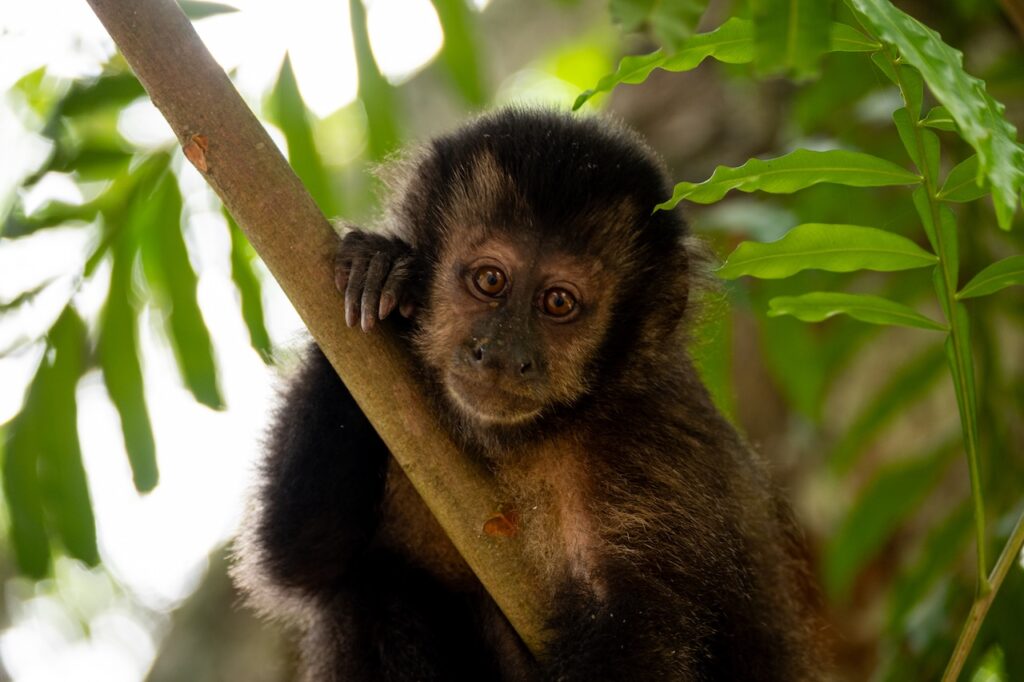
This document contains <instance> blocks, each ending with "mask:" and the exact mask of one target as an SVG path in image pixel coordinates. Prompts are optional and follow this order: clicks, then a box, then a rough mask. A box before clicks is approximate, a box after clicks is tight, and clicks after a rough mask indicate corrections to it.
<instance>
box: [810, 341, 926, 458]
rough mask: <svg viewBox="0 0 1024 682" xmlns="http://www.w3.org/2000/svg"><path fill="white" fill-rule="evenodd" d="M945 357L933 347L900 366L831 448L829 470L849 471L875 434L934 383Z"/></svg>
mask: <svg viewBox="0 0 1024 682" xmlns="http://www.w3.org/2000/svg"><path fill="white" fill-rule="evenodd" d="M945 360H946V355H945V352H944V351H943V349H942V347H941V346H932V347H930V348H928V349H926V350H925V351H924V352H923V353H921V354H919V355H918V356H917V357H915V358H913V359H911V360H909V361H908V362H906V363H905V364H903V365H902V366H901V367H899V368H898V369H897V370H896V371H895V372H894V373H893V374H892V376H890V377H889V378H888V379H887V380H886V381H885V384H884V385H883V386H882V388H881V390H879V391H878V392H877V393H875V394H874V395H873V396H872V397H871V400H870V401H869V402H868V403H867V404H866V405H865V406H864V408H863V409H861V410H860V411H858V413H857V415H856V416H855V417H854V419H853V422H852V423H851V424H850V426H848V427H847V428H846V429H845V430H844V432H843V435H842V436H841V437H840V438H839V440H838V441H837V442H836V444H835V445H834V446H833V447H832V451H831V452H830V453H829V455H828V464H829V469H830V470H831V471H832V472H834V473H836V474H844V473H846V472H848V471H849V469H850V467H851V466H852V465H853V464H854V463H855V462H856V458H857V455H859V454H860V453H861V451H862V450H863V449H864V448H865V447H866V446H867V445H868V444H869V443H870V442H871V441H872V440H873V439H874V437H875V436H876V435H877V434H878V433H879V432H880V431H881V430H882V429H883V428H884V427H885V426H886V425H887V424H889V423H890V422H891V421H892V420H893V419H895V418H896V417H897V416H899V415H900V414H902V413H903V412H904V411H905V410H906V409H907V408H908V407H909V406H911V405H913V404H914V403H915V402H916V401H917V400H918V399H919V398H921V397H922V396H924V395H925V394H926V393H927V391H928V389H929V388H931V387H932V385H934V383H935V381H937V380H938V378H939V376H941V374H942V370H943V369H944V368H945V366H946V362H945Z"/></svg>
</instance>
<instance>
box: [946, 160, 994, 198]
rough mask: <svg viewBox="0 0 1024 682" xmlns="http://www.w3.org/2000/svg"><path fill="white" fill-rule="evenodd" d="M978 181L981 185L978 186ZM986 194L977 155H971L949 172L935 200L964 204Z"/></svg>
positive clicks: (987, 191)
mask: <svg viewBox="0 0 1024 682" xmlns="http://www.w3.org/2000/svg"><path fill="white" fill-rule="evenodd" d="M979 180H981V184H978V181H979ZM988 193H989V189H988V183H986V182H985V176H983V175H979V167H978V155H977V154H972V155H971V156H969V157H968V158H966V159H964V160H963V161H961V162H960V163H958V164H957V165H956V166H954V167H953V170H951V171H949V175H947V176H946V182H944V183H943V184H942V189H941V190H939V193H938V194H937V195H936V198H937V199H940V200H941V201H956V202H966V201H974V200H975V199H980V198H981V197H983V196H985V195H986V194H988Z"/></svg>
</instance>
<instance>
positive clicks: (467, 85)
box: [431, 0, 487, 107]
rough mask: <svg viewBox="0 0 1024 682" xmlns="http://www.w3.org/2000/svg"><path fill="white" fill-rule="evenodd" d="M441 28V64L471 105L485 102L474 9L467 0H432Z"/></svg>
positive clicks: (485, 90)
mask: <svg viewBox="0 0 1024 682" xmlns="http://www.w3.org/2000/svg"><path fill="white" fill-rule="evenodd" d="M431 2H432V3H433V4H434V9H435V10H436V11H437V17H438V19H439V20H440V22H441V30H442V31H444V45H443V46H442V47H441V64H443V65H444V68H445V70H446V71H447V72H448V74H449V75H450V76H451V78H452V81H453V82H454V83H455V87H456V89H457V90H458V91H459V94H460V95H462V98H463V99H464V100H466V102H467V103H468V104H470V105H471V106H473V107H482V106H483V105H484V104H486V103H487V89H486V86H485V84H484V79H483V76H482V75H481V73H480V62H481V59H480V56H481V48H480V40H479V38H478V36H477V33H476V25H475V22H474V16H473V11H472V10H471V9H470V6H469V4H468V3H467V2H466V0H431Z"/></svg>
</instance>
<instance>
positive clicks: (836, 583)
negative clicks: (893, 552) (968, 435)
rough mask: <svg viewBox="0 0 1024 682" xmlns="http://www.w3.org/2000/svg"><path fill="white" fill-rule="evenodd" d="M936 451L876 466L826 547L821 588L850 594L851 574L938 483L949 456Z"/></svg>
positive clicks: (946, 451)
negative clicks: (880, 466)
mask: <svg viewBox="0 0 1024 682" xmlns="http://www.w3.org/2000/svg"><path fill="white" fill-rule="evenodd" d="M953 452H956V449H955V448H953V447H950V446H949V445H945V446H943V447H941V448H939V449H938V450H937V451H935V452H931V453H928V454H926V455H924V456H918V457H913V458H910V459H907V460H903V461H899V462H895V463H893V464H889V465H888V466H886V467H884V468H883V469H881V470H880V471H879V472H878V473H877V474H876V475H875V477H874V479H873V480H872V481H871V482H870V483H869V484H868V485H867V486H866V487H865V488H864V490H863V491H862V492H861V494H860V495H859V496H858V498H857V501H856V502H855V503H854V505H853V507H852V508H851V509H850V511H849V513H847V515H846V517H845V518H844V519H843V521H842V523H841V524H840V526H839V529H838V530H837V531H836V532H835V533H834V534H833V535H832V537H831V538H830V540H829V542H828V544H827V546H826V548H825V561H824V572H823V578H824V583H825V588H826V590H827V591H828V593H829V594H831V595H832V596H833V597H834V598H835V597H843V596H846V595H847V594H848V593H849V590H850V587H851V586H852V584H853V580H854V578H856V577H857V574H858V573H859V572H860V570H861V569H862V568H863V567H864V565H865V564H867V562H868V561H869V560H871V559H872V558H873V557H874V556H875V555H876V554H877V553H878V552H879V551H880V550H881V549H882V548H883V547H884V545H885V542H886V540H888V539H889V537H891V536H892V534H893V532H894V531H895V530H896V528H897V527H899V525H900V524H901V523H903V522H904V521H905V520H906V518H907V517H908V516H910V514H911V513H913V512H914V511H915V510H916V509H917V507H918V506H919V505H920V504H921V502H922V501H923V500H924V498H925V496H926V495H927V494H928V493H929V492H930V491H931V490H932V489H933V488H934V487H935V485H936V484H937V483H938V481H939V479H940V477H941V475H942V473H943V471H945V468H946V464H947V463H948V462H949V459H950V454H951V453H953Z"/></svg>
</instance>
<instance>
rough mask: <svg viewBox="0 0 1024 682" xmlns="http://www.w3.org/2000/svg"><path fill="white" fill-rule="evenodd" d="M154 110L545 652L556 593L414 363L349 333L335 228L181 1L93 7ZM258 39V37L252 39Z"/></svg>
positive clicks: (484, 576) (390, 347)
mask: <svg viewBox="0 0 1024 682" xmlns="http://www.w3.org/2000/svg"><path fill="white" fill-rule="evenodd" d="M89 4H90V5H91V6H92V8H93V11H94V12H95V13H96V15H97V16H98V17H99V18H100V21H102V22H103V25H104V26H105V27H106V29H107V31H108V32H109V33H110V35H111V37H113V39H114V42H115V43H116V44H117V46H118V48H120V50H121V52H122V54H123V55H124V57H125V59H126V60H127V62H128V64H129V65H130V66H131V68H132V69H133V70H134V71H135V74H136V75H137V76H138V77H139V80H140V81H141V82H142V84H143V86H145V88H146V91H147V92H148V93H149V96H150V97H151V98H152V100H153V103H154V104H156V106H157V108H158V109H160V111H161V113H162V114H163V115H164V117H165V118H166V119H167V121H168V123H170V125H171V128H173V129H174V132H175V133H176V134H177V136H178V139H179V141H180V142H181V144H182V146H183V148H184V151H185V155H186V156H187V157H188V159H189V160H190V161H191V162H192V164H193V165H194V166H195V167H196V168H197V169H199V171H200V172H201V173H202V174H203V176H204V177H205V178H206V179H207V181H208V182H209V183H210V185H211V186H212V187H213V189H214V190H215V191H216V192H217V194H218V195H219V196H220V198H221V199H222V200H223V201H224V204H225V205H226V206H227V208H228V210H229V211H230V212H231V214H232V215H233V216H234V217H235V220H236V221H237V222H238V224H239V225H240V226H241V227H242V229H243V230H244V232H245V234H246V235H247V236H248V238H249V240H250V241H251V242H252V244H253V246H254V247H255V249H256V251H257V252H258V253H259V254H260V256H261V257H262V258H263V261H264V262H265V263H266V264H267V267H268V268H269V269H270V272H271V273H272V274H273V276H274V278H275V279H277V281H278V282H279V283H280V285H281V288H282V289H284V291H285V293H286V294H287V295H288V298H289V299H290V300H291V302H292V304H293V305H294V306H295V309H296V310H297V311H298V312H299V315H300V316H301V317H302V319H303V321H304V322H305V323H306V326H307V327H308V328H309V331H310V333H311V334H312V335H313V338H315V339H316V341H317V343H318V344H319V345H320V347H321V348H322V349H323V351H324V353H325V354H326V355H327V357H328V358H329V359H330V361H331V364H333V365H334V368H335V369H336V370H337V371H338V374H339V375H340V376H341V377H342V379H343V380H344V382H345V385H346V386H348V388H349V390H350V391H351V393H352V395H353V396H354V397H355V399H356V401H357V402H358V403H359V405H360V407H361V408H362V410H363V411H364V412H365V413H366V416H367V417H368V418H369V419H370V421H371V422H372V423H373V425H374V427H375V428H376V429H377V432H378V433H379V434H380V436H381V438H383V440H384V442H385V443H386V444H387V446H388V448H389V449H390V450H391V452H392V453H393V455H394V457H395V459H396V460H397V461H398V462H399V464H401V466H402V468H403V469H404V470H405V473H406V475H407V476H408V477H409V479H410V480H411V481H412V483H413V485H414V486H415V487H416V490H417V491H418V492H419V494H420V496H421V497H422V498H423V499H424V501H425V502H426V503H427V506H428V507H429V508H430V510H431V511H432V512H433V514H434V515H435V516H436V517H437V520H438V521H439V522H440V524H441V526H442V527H443V528H444V530H445V532H446V533H447V534H448V536H449V537H450V538H451V540H452V542H453V543H454V544H455V546H456V548H458V550H459V552H460V553H461V554H462V556H463V557H464V558H465V559H466V562H467V563H468V564H469V566H470V567H471V568H472V569H473V571H474V572H475V573H476V575H477V576H478V577H479V578H480V581H481V582H482V583H483V585H484V587H485V588H486V589H487V591H488V592H490V594H491V596H492V597H493V598H494V600H495V601H496V602H497V604H498V606H499V607H500V608H501V609H502V611H503V612H504V613H505V615H506V616H507V617H508V619H509V621H510V622H511V623H512V625H513V626H514V627H515V629H516V630H517V631H518V632H519V634H520V636H521V637H522V638H523V641H524V642H525V643H526V645H527V646H528V647H530V649H531V650H533V651H534V652H537V651H538V648H539V646H540V643H541V641H540V637H541V632H542V626H543V616H542V613H541V611H540V606H541V605H542V604H544V603H546V597H545V596H544V595H545V594H546V591H545V589H544V586H543V583H542V581H541V579H540V578H539V573H538V572H537V571H536V570H534V569H533V568H531V567H530V566H528V565H527V562H526V561H524V559H523V552H522V551H521V547H520V544H521V541H520V540H518V539H517V538H515V537H513V538H494V537H490V536H488V535H486V534H484V532H483V526H484V524H485V522H486V521H487V520H488V519H489V518H491V517H492V516H494V515H495V513H496V512H498V510H499V509H500V508H501V500H500V499H499V497H498V494H497V490H496V487H495V486H494V484H493V482H492V481H491V479H490V478H489V477H488V475H487V474H486V473H485V472H484V471H483V470H482V468H480V467H478V466H476V465H475V464H474V463H472V462H471V461H469V459H468V458H466V457H464V456H463V455H462V453H460V452H459V450H458V449H457V448H456V447H455V446H454V444H453V443H452V442H451V440H450V439H449V438H448V436H447V435H446V434H445V433H444V432H443V431H442V430H441V429H440V427H439V425H438V422H437V419H436V417H435V416H434V415H433V414H431V412H430V411H429V410H428V408H427V406H426V403H425V401H424V400H423V398H422V395H421V389H420V387H419V386H418V385H417V384H416V383H415V382H414V381H413V380H412V374H411V373H410V364H409V358H408V356H407V354H406V353H405V352H404V351H403V349H402V348H401V347H400V346H399V345H398V344H396V343H395V342H394V341H393V340H392V339H390V338H388V337H387V335H386V334H382V333H379V332H377V333H373V334H369V335H364V334H363V333H362V332H359V331H356V330H351V329H348V328H347V327H346V326H345V324H344V322H343V317H344V316H343V315H342V314H341V310H342V305H341V300H340V297H339V295H338V294H336V293H335V289H334V284H333V278H332V272H331V263H330V258H329V257H330V254H331V252H332V248H333V245H334V243H335V240H336V236H335V235H334V233H333V230H332V229H331V227H330V225H329V224H328V222H327V220H326V219H325V218H324V216H323V214H321V213H320V211H319V209H318V208H317V207H316V204H315V203H314V202H313V199H312V198H311V197H310V196H309V194H308V192H306V190H305V188H304V187H303V186H302V184H301V182H300V181H299V179H298V178H297V177H296V176H295V174H294V173H293V172H292V170H291V168H290V167H289V166H288V162H287V161H286V160H285V159H284V157H283V156H282V155H281V154H280V152H279V151H278V150H277V147H276V146H275V145H274V143H273V142H272V141H271V139H270V137H269V136H268V135H267V133H266V131H265V130H264V129H263V127H262V125H260V123H259V121H257V120H256V117H255V116H253V114H252V112H251V111H249V109H248V107H246V105H245V103H244V102H243V101H242V99H241V97H239V95H238V93H237V92H236V91H235V89H234V87H233V86H232V84H231V81H230V80H229V79H228V77H227V75H226V74H225V73H224V71H223V70H222V69H221V68H220V67H219V66H218V65H217V63H216V62H215V61H214V60H213V57H212V56H211V55H210V53H209V51H208V50H207V49H206V47H205V46H204V45H203V43H202V41H200V40H199V36H198V35H196V32H195V30H194V29H193V27H192V24H191V23H190V22H189V20H188V19H187V18H186V17H185V15H184V13H183V12H182V11H181V9H180V8H179V7H178V5H177V4H176V3H175V2H174V0H89ZM255 38H257V37H254V39H255Z"/></svg>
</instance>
